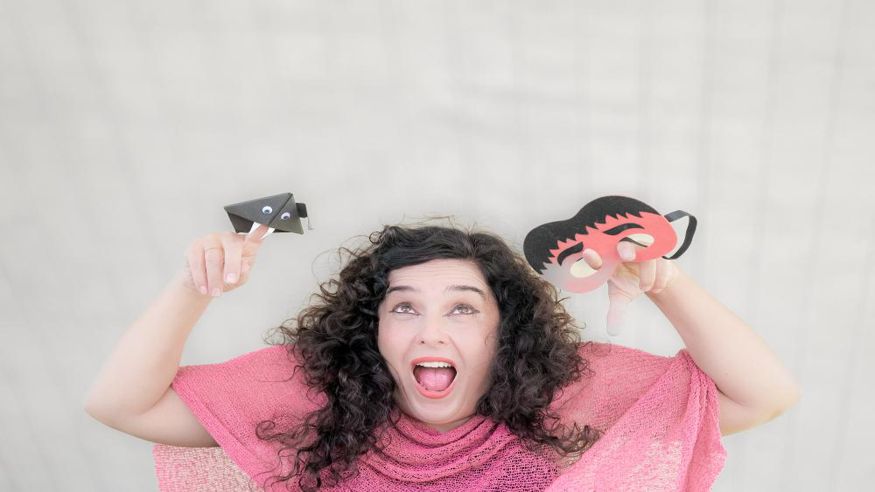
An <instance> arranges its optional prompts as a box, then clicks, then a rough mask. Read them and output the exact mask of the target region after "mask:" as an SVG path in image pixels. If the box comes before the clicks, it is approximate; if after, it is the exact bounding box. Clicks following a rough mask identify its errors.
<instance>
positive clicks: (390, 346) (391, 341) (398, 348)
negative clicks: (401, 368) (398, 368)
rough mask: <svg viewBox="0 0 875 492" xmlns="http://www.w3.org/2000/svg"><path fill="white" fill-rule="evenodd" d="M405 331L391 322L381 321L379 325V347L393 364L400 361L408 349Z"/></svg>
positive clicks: (385, 357)
mask: <svg viewBox="0 0 875 492" xmlns="http://www.w3.org/2000/svg"><path fill="white" fill-rule="evenodd" d="M403 333H404V332H403V331H402V330H399V329H397V327H395V326H393V325H392V324H391V323H380V324H379V325H378V327H377V348H378V349H379V350H380V353H381V354H382V355H383V358H384V359H386V361H387V362H388V363H389V364H391V365H394V364H395V363H396V362H397V361H400V360H401V358H402V355H403V354H404V351H405V350H406V347H405V341H404V340H403Z"/></svg>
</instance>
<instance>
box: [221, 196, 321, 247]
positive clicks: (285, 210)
mask: <svg viewBox="0 0 875 492" xmlns="http://www.w3.org/2000/svg"><path fill="white" fill-rule="evenodd" d="M225 212H227V213H228V218H229V219H231V224H233V225H234V230H235V231H236V232H244V233H247V234H250V233H252V231H254V230H255V229H256V228H257V227H258V226H259V225H261V224H266V225H267V226H268V230H267V234H265V235H264V236H263V237H262V239H264V238H265V237H267V236H268V234H270V233H272V232H274V231H276V232H297V233H298V234H303V233H304V228H303V227H302V226H301V218H305V217H306V218H307V229H312V227H310V219H309V217H307V205H305V204H303V203H295V197H294V196H293V195H292V194H291V193H281V194H279V195H272V196H266V197H263V198H256V199H255V200H248V201H245V202H240V203H234V204H231V205H226V206H225Z"/></svg>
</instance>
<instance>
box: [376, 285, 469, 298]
mask: <svg viewBox="0 0 875 492" xmlns="http://www.w3.org/2000/svg"><path fill="white" fill-rule="evenodd" d="M451 290H456V291H471V292H476V293H478V294H480V297H482V298H483V299H484V300H485V299H486V294H485V293H484V292H483V290H482V289H480V288H478V287H474V286H473V285H449V286H447V288H446V289H444V292H448V291H451ZM395 291H412V292H419V289H417V288H414V287H411V286H409V285H396V286H394V287H389V289H387V290H386V296H388V295H389V294H391V293H392V292H395Z"/></svg>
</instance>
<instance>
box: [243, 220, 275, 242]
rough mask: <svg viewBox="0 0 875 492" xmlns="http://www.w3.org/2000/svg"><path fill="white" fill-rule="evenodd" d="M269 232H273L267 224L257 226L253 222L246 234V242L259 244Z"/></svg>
mask: <svg viewBox="0 0 875 492" xmlns="http://www.w3.org/2000/svg"><path fill="white" fill-rule="evenodd" d="M271 232H273V228H272V227H269V226H268V225H267V224H258V227H256V226H255V222H253V223H252V229H250V230H249V234H247V235H246V244H247V245H250V244H251V245H255V246H256V247H257V246H260V245H261V243H262V241H264V238H266V237H267V235H268V234H270V233H271ZM250 247H251V246H250Z"/></svg>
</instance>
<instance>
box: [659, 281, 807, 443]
mask: <svg viewBox="0 0 875 492" xmlns="http://www.w3.org/2000/svg"><path fill="white" fill-rule="evenodd" d="M647 296H648V297H649V298H650V299H651V300H652V301H653V303H654V304H656V306H657V307H659V309H660V310H661V311H662V312H663V314H665V316H666V317H667V318H668V320H669V321H670V322H671V324H672V325H673V326H674V328H675V329H676V330H677V331H678V334H680V336H681V338H682V339H683V341H684V345H686V347H687V352H689V354H690V356H691V357H692V358H693V360H694V361H695V362H696V365H697V366H699V368H701V369H702V370H703V371H704V372H705V373H706V374H707V375H708V376H710V377H711V379H712V380H713V381H714V384H715V385H716V386H717V389H718V390H719V391H720V393H721V395H720V430H721V432H722V433H723V435H727V434H731V433H734V432H739V431H742V430H745V429H748V428H751V427H754V426H756V425H759V424H762V423H765V422H767V421H769V420H771V419H773V418H775V417H777V416H778V415H780V414H781V413H783V412H784V411H786V410H787V409H788V408H789V407H791V406H793V405H794V404H795V403H796V402H797V401H798V400H799V398H800V390H799V386H798V385H797V383H796V382H795V380H794V378H793V376H792V375H791V374H790V372H789V371H788V370H787V369H786V368H785V367H784V365H783V364H782V363H781V361H780V360H779V359H778V357H777V355H775V353H774V352H772V350H771V349H769V347H768V346H767V345H766V343H765V341H764V340H763V339H762V337H760V336H759V335H757V334H756V332H754V331H753V329H751V327H750V326H748V325H747V323H745V322H744V321H743V320H742V319H740V318H739V317H738V316H736V315H735V313H733V312H732V311H730V310H729V309H728V308H726V307H725V306H724V305H722V304H721V303H720V302H718V301H717V300H716V299H715V298H714V297H712V296H711V295H710V294H709V293H708V292H707V291H705V289H703V288H702V287H701V286H699V284H697V283H696V282H695V281H694V280H693V279H692V278H691V277H690V276H688V275H687V274H686V273H684V272H683V271H682V270H681V269H680V268H679V267H678V268H677V275H676V277H675V278H674V279H673V280H672V281H671V283H669V284H668V286H667V287H666V288H665V289H663V290H661V291H660V292H658V293H653V292H650V291H648V292H647Z"/></svg>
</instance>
